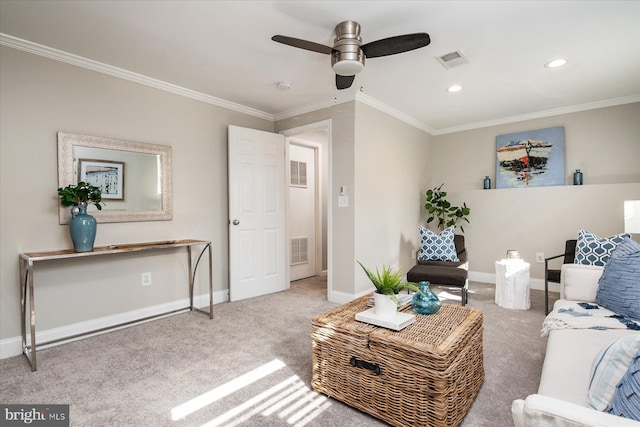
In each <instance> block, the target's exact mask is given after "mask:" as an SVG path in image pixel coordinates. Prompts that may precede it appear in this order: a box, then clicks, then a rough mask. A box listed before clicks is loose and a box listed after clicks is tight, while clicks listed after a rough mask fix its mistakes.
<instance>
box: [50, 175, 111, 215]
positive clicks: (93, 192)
mask: <svg viewBox="0 0 640 427" xmlns="http://www.w3.org/2000/svg"><path fill="white" fill-rule="evenodd" d="M58 195H59V196H60V204H61V205H62V206H80V205H82V204H84V205H88V204H94V205H96V208H98V210H102V192H101V191H100V188H98V187H96V186H95V185H91V184H89V183H88V182H82V181H80V182H79V183H78V184H77V185H73V184H71V185H67V186H66V187H60V188H58Z"/></svg>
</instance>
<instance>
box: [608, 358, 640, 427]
mask: <svg viewBox="0 0 640 427" xmlns="http://www.w3.org/2000/svg"><path fill="white" fill-rule="evenodd" d="M606 411H607V412H608V413H610V414H613V415H617V416H619V417H624V418H629V419H631V420H636V421H640V352H638V353H636V355H635V356H634V358H633V359H632V360H631V364H630V365H629V369H627V372H626V373H625V374H624V376H623V377H622V380H620V384H618V389H617V390H616V392H615V394H614V395H613V399H612V400H611V404H610V405H609V407H608V408H607V409H606Z"/></svg>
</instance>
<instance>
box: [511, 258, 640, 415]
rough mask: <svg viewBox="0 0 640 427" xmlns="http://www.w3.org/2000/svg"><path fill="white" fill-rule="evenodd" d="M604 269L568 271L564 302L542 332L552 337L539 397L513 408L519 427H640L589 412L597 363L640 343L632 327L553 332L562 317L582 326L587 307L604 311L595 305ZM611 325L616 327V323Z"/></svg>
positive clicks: (562, 283)
mask: <svg viewBox="0 0 640 427" xmlns="http://www.w3.org/2000/svg"><path fill="white" fill-rule="evenodd" d="M604 268H605V267H600V266H593V265H580V264H564V265H563V266H562V269H561V277H560V299H559V300H558V301H556V303H555V304H554V306H553V311H552V312H551V313H549V315H548V316H547V317H546V318H545V323H544V324H543V329H542V334H543V335H546V334H548V340H547V348H546V353H545V359H544V363H543V368H542V374H541V378H540V385H539V388H538V392H537V394H533V395H530V396H528V397H526V399H518V400H515V401H514V402H513V403H512V407H511V412H512V416H513V421H514V424H515V426H516V427H546V426H549V427H550V426H553V427H561V426H571V427H576V426H588V427H614V426H620V427H627V426H628V427H640V422H638V421H634V420H631V419H628V418H623V417H620V416H616V415H612V414H609V413H607V412H605V411H601V410H596V409H593V408H592V407H590V406H589V405H590V404H592V402H593V401H592V400H591V399H592V394H590V393H593V389H592V387H590V385H591V384H593V380H592V374H593V372H594V366H599V365H597V364H594V360H595V359H596V358H598V360H602V359H601V357H602V354H603V352H605V353H604V354H606V351H608V350H607V349H608V348H610V347H611V346H612V343H616V342H619V341H620V339H621V338H623V337H627V336H630V335H633V334H636V335H635V336H634V337H631V338H630V339H627V338H624V340H625V341H635V342H640V340H636V338H637V337H640V331H639V330H634V329H629V326H628V325H627V326H626V327H625V325H624V324H623V323H621V322H618V323H620V325H618V326H615V325H613V326H612V327H611V328H607V329H604V327H602V328H600V329H591V328H590V327H588V326H585V327H584V328H581V327H576V326H575V325H572V326H570V327H566V326H564V327H563V326H559V327H557V328H555V329H554V327H553V326H554V320H557V319H558V313H565V314H567V313H569V314H570V315H571V316H575V318H576V319H578V320H577V322H582V321H583V319H584V318H581V317H580V316H578V315H577V314H578V313H580V310H582V308H581V307H587V309H588V308H596V309H602V307H600V306H598V305H597V304H595V301H596V294H597V292H598V287H599V281H600V278H601V276H602V274H603V271H604ZM636 283H637V282H636ZM578 301H580V303H578ZM585 303H586V304H585ZM580 304H582V305H580ZM576 305H577V306H576ZM594 311H597V310H594ZM554 316H555V317H554ZM585 316H587V315H585ZM584 321H585V322H586V320H584ZM606 321H611V322H615V320H614V319H610V318H608V319H606ZM556 324H557V322H556ZM634 345H636V344H634ZM634 351H636V350H634ZM625 371H626V368H625ZM617 382H619V381H618V380H616V383H617ZM613 388H615V387H613ZM611 393H613V391H612V392H611Z"/></svg>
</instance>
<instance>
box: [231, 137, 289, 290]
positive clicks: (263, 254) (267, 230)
mask: <svg viewBox="0 0 640 427" xmlns="http://www.w3.org/2000/svg"><path fill="white" fill-rule="evenodd" d="M228 153H229V154H228V157H229V165H228V167H229V299H230V300H231V301H237V300H240V299H245V298H251V297H255V296H259V295H264V294H268V293H272V292H278V291H283V290H285V289H286V288H287V284H288V277H287V276H288V274H287V273H288V272H287V260H286V216H285V195H286V193H285V188H286V187H285V184H286V182H285V176H286V175H285V142H284V136H283V135H278V134H274V133H269V132H263V131H258V130H254V129H246V128H241V127H237V126H229V135H228Z"/></svg>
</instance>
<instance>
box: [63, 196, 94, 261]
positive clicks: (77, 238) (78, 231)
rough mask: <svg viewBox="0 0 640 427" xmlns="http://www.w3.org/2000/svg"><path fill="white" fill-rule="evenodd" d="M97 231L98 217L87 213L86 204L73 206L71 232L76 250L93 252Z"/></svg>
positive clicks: (70, 222)
mask: <svg viewBox="0 0 640 427" xmlns="http://www.w3.org/2000/svg"><path fill="white" fill-rule="evenodd" d="M96 231H97V222H96V219H95V218H94V217H93V216H91V215H89V214H88V213H87V205H86V204H84V205H78V206H74V207H72V208H71V220H70V221H69V233H70V234H71V241H72V242H73V250H74V251H76V252H91V251H92V250H93V242H95V240H96Z"/></svg>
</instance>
